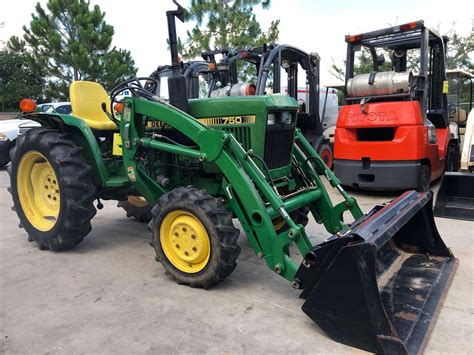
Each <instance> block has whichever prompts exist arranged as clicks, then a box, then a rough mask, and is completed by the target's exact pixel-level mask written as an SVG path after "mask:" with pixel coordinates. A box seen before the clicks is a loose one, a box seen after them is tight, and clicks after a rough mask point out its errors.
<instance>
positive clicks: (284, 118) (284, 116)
mask: <svg viewBox="0 0 474 355" xmlns="http://www.w3.org/2000/svg"><path fill="white" fill-rule="evenodd" d="M281 122H282V123H283V124H291V114H290V113H289V112H282V113H281Z"/></svg>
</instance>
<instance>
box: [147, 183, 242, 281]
mask: <svg viewBox="0 0 474 355" xmlns="http://www.w3.org/2000/svg"><path fill="white" fill-rule="evenodd" d="M151 212H152V216H153V219H152V221H151V222H150V224H149V229H150V230H151V232H152V241H151V243H150V244H151V246H152V247H153V248H154V249H155V252H156V260H157V261H158V262H160V263H161V264H163V267H164V268H165V270H166V271H167V272H168V273H169V274H170V275H171V276H172V277H173V278H174V279H175V280H176V281H177V282H178V283H180V284H186V285H189V286H191V287H203V288H209V287H211V286H212V285H214V284H217V283H219V282H220V281H222V280H224V279H225V278H226V277H228V276H229V275H230V274H231V273H232V271H234V269H235V267H236V266H237V265H236V260H237V257H238V256H239V254H240V247H239V246H238V244H237V239H238V238H239V234H240V233H239V230H238V229H237V228H235V227H234V225H233V223H232V213H231V212H229V211H228V210H227V209H226V208H225V207H224V205H223V204H222V202H221V201H220V200H219V199H217V198H215V197H212V196H210V195H208V194H207V193H206V192H205V191H204V190H200V189H197V188H195V187H192V186H188V187H178V188H176V189H174V190H172V191H170V192H168V193H167V194H165V195H163V196H162V197H161V198H160V199H159V201H158V203H157V204H156V205H155V206H154V207H153V209H152V211H151Z"/></svg>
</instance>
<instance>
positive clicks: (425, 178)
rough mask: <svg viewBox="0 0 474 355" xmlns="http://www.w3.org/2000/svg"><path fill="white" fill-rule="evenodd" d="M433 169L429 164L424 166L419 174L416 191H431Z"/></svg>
mask: <svg viewBox="0 0 474 355" xmlns="http://www.w3.org/2000/svg"><path fill="white" fill-rule="evenodd" d="M430 180H431V168H430V167H429V165H427V164H422V165H421V168H420V172H419V173H418V183H417V186H416V191H418V192H427V191H429V190H430Z"/></svg>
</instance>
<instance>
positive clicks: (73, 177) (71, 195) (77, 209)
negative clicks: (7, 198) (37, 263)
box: [9, 128, 97, 251]
mask: <svg viewBox="0 0 474 355" xmlns="http://www.w3.org/2000/svg"><path fill="white" fill-rule="evenodd" d="M17 140H18V142H17V144H16V146H15V147H14V148H13V149H12V150H11V151H10V157H11V166H10V167H9V171H10V184H11V187H10V189H9V190H10V192H11V194H12V198H13V203H14V209H15V210H16V213H17V215H18V218H19V219H20V227H23V228H25V230H26V232H27V233H28V240H29V241H36V242H37V243H38V247H39V248H40V249H42V250H44V249H49V250H53V251H59V250H65V249H70V248H73V247H74V246H76V245H77V244H79V243H80V242H81V241H82V240H83V239H84V237H85V236H86V235H87V234H88V233H89V232H90V231H91V224H90V220H91V219H92V217H94V215H95V214H96V212H97V211H96V209H95V207H94V205H93V201H94V197H95V187H94V185H93V184H92V182H91V179H90V176H89V172H90V167H89V166H88V165H87V164H86V162H85V160H84V158H83V156H82V154H81V151H82V149H81V148H79V147H77V146H76V145H75V144H74V143H73V142H72V140H71V138H70V136H69V135H68V134H66V133H60V132H58V131H56V130H52V129H45V128H38V129H32V130H29V131H28V132H26V133H25V134H23V135H21V136H20V137H19V138H18V139H17ZM29 152H39V153H41V154H42V155H43V156H44V157H45V158H46V160H47V161H46V162H49V163H50V164H51V166H52V168H53V170H54V173H55V176H56V177H57V184H58V186H59V190H58V191H59V214H58V216H57V218H56V221H55V224H54V226H53V227H52V228H51V229H49V230H47V231H42V230H40V229H37V228H36V227H35V226H34V225H33V224H32V223H31V222H30V221H29V220H28V218H27V216H26V214H25V212H24V210H23V207H22V205H21V202H20V197H19V193H18V186H17V185H18V183H17V181H18V176H17V174H18V166H19V163H20V160H21V159H22V157H23V156H24V155H25V154H27V153H29ZM58 191H56V192H58Z"/></svg>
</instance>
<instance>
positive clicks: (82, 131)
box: [23, 113, 110, 187]
mask: <svg viewBox="0 0 474 355" xmlns="http://www.w3.org/2000/svg"><path fill="white" fill-rule="evenodd" d="M23 117H24V118H27V119H30V120H33V121H36V122H39V123H40V124H41V125H42V126H43V127H50V128H55V129H59V130H60V131H61V132H64V133H69V134H70V135H71V137H72V140H73V141H74V143H76V145H78V146H79V147H81V148H82V149H83V154H84V158H85V159H86V161H87V163H88V164H89V166H90V167H91V168H92V171H91V178H92V181H93V183H94V185H95V186H102V187H106V186H108V185H110V183H108V180H109V174H108V173H107V169H106V167H105V165H104V161H103V160H102V155H101V152H100V148H99V145H98V144H97V140H96V137H95V136H94V134H93V133H92V130H91V129H90V128H89V126H87V124H86V123H85V122H84V121H83V120H81V119H80V118H78V117H75V116H71V115H64V114H58V113H31V114H25V115H23Z"/></svg>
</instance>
